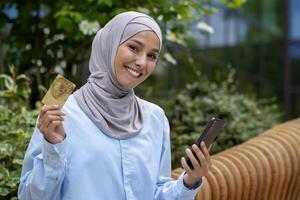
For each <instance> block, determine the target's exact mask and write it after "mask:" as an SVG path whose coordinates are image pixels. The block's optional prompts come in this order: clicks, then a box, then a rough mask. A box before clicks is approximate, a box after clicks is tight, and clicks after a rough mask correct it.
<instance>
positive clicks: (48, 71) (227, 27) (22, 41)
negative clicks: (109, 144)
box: [0, 0, 300, 199]
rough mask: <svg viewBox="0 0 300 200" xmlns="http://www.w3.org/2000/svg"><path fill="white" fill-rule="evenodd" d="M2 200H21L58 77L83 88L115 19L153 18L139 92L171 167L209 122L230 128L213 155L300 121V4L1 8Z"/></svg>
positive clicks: (95, 3)
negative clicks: (157, 51) (164, 137)
mask: <svg viewBox="0 0 300 200" xmlns="http://www.w3.org/2000/svg"><path fill="white" fill-rule="evenodd" d="M0 9H1V14H0V177H1V181H0V199H16V188H17V185H18V181H19V175H20V170H21V166H22V159H23V155H24V151H25V150H26V148H27V144H28V142H29V140H30V137H31V134H32V130H33V128H34V127H35V121H36V117H37V115H38V109H37V107H36V105H37V102H39V101H40V100H41V99H42V97H43V96H44V94H45V93H46V91H47V89H48V88H49V85H50V84H51V82H52V81H53V79H54V78H55V77H56V75H57V74H62V75H64V76H65V77H66V78H68V79H69V80H71V81H73V82H74V83H76V85H77V88H79V87H80V86H81V85H83V84H84V83H85V82H86V80H87V77H88V75H89V70H88V63H89V54H90V48H91V44H92V40H93V37H94V36H95V34H96V32H97V31H98V30H99V29H100V28H101V27H103V26H104V25H105V24H106V23H107V22H108V21H109V20H110V19H111V18H112V17H113V16H115V15H116V14H118V13H120V12H123V11H128V10H135V11H140V12H144V13H146V14H149V15H151V16H152V17H153V18H155V19H156V20H157V22H158V23H159V25H160V27H161V29H162V32H163V35H164V38H163V43H164V44H163V49H162V52H161V55H160V59H159V62H158V65H157V69H156V71H155V73H154V74H153V75H152V76H151V77H150V78H149V79H148V80H147V81H145V82H144V83H143V84H142V85H140V86H139V87H138V88H136V89H135V92H136V94H137V95H138V96H140V97H142V98H144V99H146V100H149V101H152V102H154V103H156V104H158V105H160V106H161V107H162V108H163V109H164V110H165V112H166V115H167V116H168V119H169V122H170V127H171V140H172V141H171V142H172V164H173V167H174V168H175V167H178V166H179V163H180V162H179V159H180V157H181V156H182V155H183V153H184V149H185V148H186V147H187V146H189V145H190V144H192V143H193V142H194V141H195V139H196V138H197V137H198V135H199V133H200V132H201V131H202V130H203V127H204V125H205V124H206V123H207V121H208V120H209V119H210V118H211V117H213V116H217V117H220V118H223V119H224V120H225V121H226V124H225V127H224V131H223V133H222V134H221V135H220V137H219V138H218V143H217V144H216V145H214V146H213V149H212V151H213V153H217V152H219V151H222V150H224V149H227V148H229V147H231V146H234V145H237V144H240V143H242V142H243V141H246V140H248V139H249V138H251V137H254V136H256V135H258V134H260V133H262V132H263V131H265V130H267V129H269V128H271V127H273V126H275V125H277V124H280V123H283V122H284V121H286V120H290V119H294V118H297V117H299V116H300V12H299V10H300V1H297V0H285V1H280V0H265V1H259V0H252V1H245V0H160V1H158V0H143V1H141V0H134V1H127V0H123V1H121V0H82V1H71V0H57V1H52V0H35V1H16V0H5V1H1V2H0Z"/></svg>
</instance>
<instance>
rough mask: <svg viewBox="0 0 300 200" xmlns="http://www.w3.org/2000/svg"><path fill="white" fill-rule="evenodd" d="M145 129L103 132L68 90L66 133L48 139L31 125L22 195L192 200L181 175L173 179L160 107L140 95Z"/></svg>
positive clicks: (39, 199) (50, 199)
mask: <svg viewBox="0 0 300 200" xmlns="http://www.w3.org/2000/svg"><path fill="white" fill-rule="evenodd" d="M140 101H141V103H142V104H141V105H142V109H143V117H144V118H143V119H144V124H143V129H142V130H141V132H140V133H139V134H138V135H137V136H135V137H133V138H130V139H127V140H117V139H113V138H110V137H108V136H106V135H105V134H103V133H102V132H101V130H99V129H98V128H97V127H96V125H95V124H94V123H93V122H92V121H91V120H90V119H89V118H88V117H87V115H86V114H85V113H84V112H83V111H82V110H81V109H80V107H79V106H78V104H77V102H76V100H75V99H74V97H73V96H72V95H71V96H70V97H69V98H68V100H67V102H66V103H65V105H64V107H63V109H62V110H63V111H64V112H65V113H66V114H67V115H66V116H65V120H64V122H63V125H64V129H65V132H66V134H67V136H66V138H65V140H64V141H63V142H61V143H58V144H50V143H49V142H47V141H46V140H45V139H44V137H43V135H42V134H41V133H40V131H39V130H38V129H37V128H35V130H34V133H33V136H32V138H31V141H30V143H29V146H28V149H27V151H26V154H25V158H24V161H23V168H22V175H21V180H20V186H19V190H18V197H19V199H21V200H25V199H27V200H29V199H32V200H33V199H36V200H58V199H64V200H65V199H66V200H67V199H68V200H101V199H103V200H125V199H128V200H153V199H161V200H163V199H182V200H183V199H193V198H194V196H195V195H196V193H197V192H198V190H199V188H200V187H201V184H200V183H201V182H200V183H199V184H198V186H197V187H196V188H195V189H193V190H189V189H188V188H186V187H185V186H184V184H183V174H181V176H180V177H179V179H178V180H172V178H171V177H170V176H171V156H170V137H169V124H168V120H167V118H166V117H165V114H164V112H163V110H162V109H161V108H160V107H158V106H156V105H154V104H152V103H149V102H147V101H144V100H140Z"/></svg>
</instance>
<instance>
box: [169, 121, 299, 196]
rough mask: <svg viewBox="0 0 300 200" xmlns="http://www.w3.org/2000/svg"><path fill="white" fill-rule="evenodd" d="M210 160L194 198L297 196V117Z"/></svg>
mask: <svg viewBox="0 0 300 200" xmlns="http://www.w3.org/2000/svg"><path fill="white" fill-rule="evenodd" d="M212 164H213V166H212V168H211V170H210V172H209V174H208V176H207V177H205V178H204V185H203V187H202V188H201V190H200V191H199V193H198V194H197V196H196V198H195V199H196V200H210V199H211V200H235V199H236V200H260V199H261V200H269V199H271V200H283V199H284V200H293V199H294V200H299V199H300V118H299V119H296V120H292V121H288V122H286V123H283V124H281V125H278V126H276V127H274V128H272V129H270V130H268V131H266V132H264V133H262V134H260V135H259V136H257V137H255V138H253V139H250V140H248V141H247V142H245V143H243V144H240V145H237V146H234V147H232V148H230V149H228V150H225V151H222V152H220V153H218V154H216V155H213V156H212ZM181 172H182V169H181V168H178V169H175V170H173V173H172V176H173V177H174V178H175V179H176V178H177V177H178V175H180V174H181Z"/></svg>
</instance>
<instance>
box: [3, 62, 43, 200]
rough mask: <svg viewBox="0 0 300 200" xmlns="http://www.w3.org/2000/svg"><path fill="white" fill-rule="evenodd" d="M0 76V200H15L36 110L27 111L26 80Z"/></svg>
mask: <svg viewBox="0 0 300 200" xmlns="http://www.w3.org/2000/svg"><path fill="white" fill-rule="evenodd" d="M10 72H11V76H9V75H4V74H1V75H0V199H5V200H7V199H16V192H17V187H18V184H19V178H20V175H21V168H22V160H23V157H24V153H25V150H26V148H27V145H28V142H29V140H30V137H31V134H32V132H33V128H34V126H35V120H36V117H37V115H38V112H37V111H36V110H32V111H29V110H28V109H27V103H28V98H29V94H30V90H29V87H27V86H28V85H29V80H28V79H27V78H26V76H25V75H17V74H16V72H15V68H14V67H13V66H11V67H10Z"/></svg>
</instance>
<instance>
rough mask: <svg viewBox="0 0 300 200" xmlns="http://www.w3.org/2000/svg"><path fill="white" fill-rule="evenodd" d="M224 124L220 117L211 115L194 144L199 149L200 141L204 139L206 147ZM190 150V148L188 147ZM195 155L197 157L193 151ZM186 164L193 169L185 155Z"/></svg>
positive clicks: (214, 139) (215, 137)
mask: <svg viewBox="0 0 300 200" xmlns="http://www.w3.org/2000/svg"><path fill="white" fill-rule="evenodd" d="M223 126H224V121H223V120H222V119H219V118H216V117H213V118H212V119H211V120H210V121H209V123H208V124H207V125H206V127H205V129H204V131H203V133H202V134H201V136H200V137H199V138H198V140H197V141H196V143H195V144H197V145H198V147H199V148H200V149H201V147H200V143H201V142H202V141H204V143H205V145H206V147H207V148H208V147H209V146H210V145H211V144H212V143H213V142H214V141H216V139H217V137H218V135H219V134H220V132H221V129H222V127H223ZM190 149H191V150H192V148H190ZM192 152H193V153H194V151H193V150H192ZM194 155H195V157H196V158H197V156H196V154H195V153H194ZM185 159H186V161H187V164H188V165H189V167H190V168H191V169H194V167H193V165H192V162H191V161H190V159H189V158H188V157H187V156H186V157H185Z"/></svg>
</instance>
